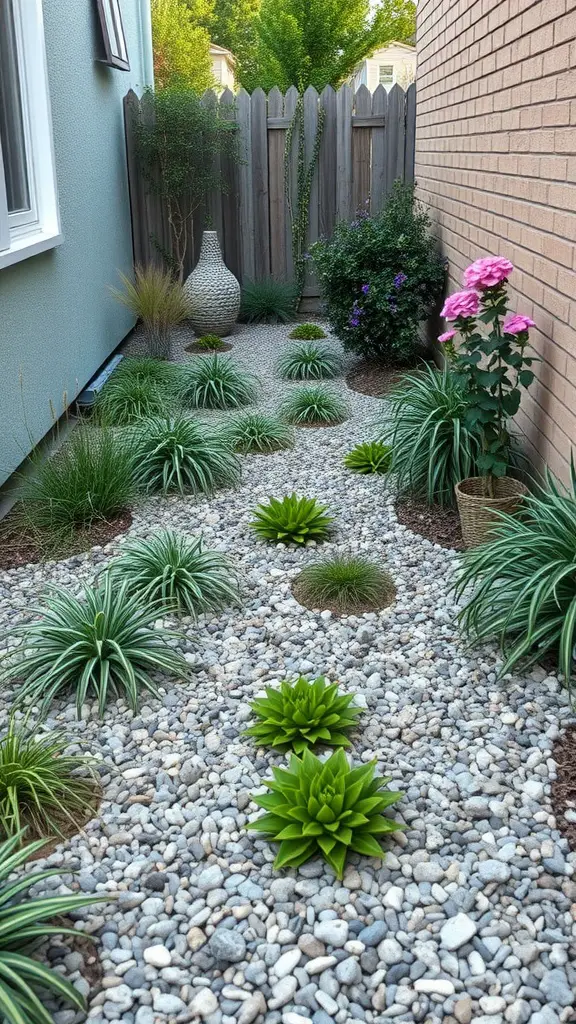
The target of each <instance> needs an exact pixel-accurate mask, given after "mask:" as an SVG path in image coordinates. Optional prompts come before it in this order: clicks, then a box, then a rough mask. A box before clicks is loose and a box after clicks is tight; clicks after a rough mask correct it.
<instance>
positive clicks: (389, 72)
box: [379, 64, 394, 85]
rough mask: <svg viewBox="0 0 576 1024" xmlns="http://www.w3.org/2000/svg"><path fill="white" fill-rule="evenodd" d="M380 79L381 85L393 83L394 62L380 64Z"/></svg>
mask: <svg viewBox="0 0 576 1024" xmlns="http://www.w3.org/2000/svg"><path fill="white" fill-rule="evenodd" d="M379 81H380V85H392V83H393V81H394V66H393V65H392V64H381V65H380V75H379Z"/></svg>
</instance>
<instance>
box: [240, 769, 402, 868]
mask: <svg viewBox="0 0 576 1024" xmlns="http://www.w3.org/2000/svg"><path fill="white" fill-rule="evenodd" d="M375 767H376V762H375V761H371V762H370V763H369V764H363V765H361V766H360V767H359V768H351V767H350V764H349V762H348V758H347V757H346V754H345V753H344V751H343V750H342V749H340V750H337V751H336V752H335V753H334V754H332V755H331V756H330V757H329V758H328V759H327V760H326V761H321V760H320V758H318V757H315V756H314V754H312V753H311V752H310V751H309V750H305V751H304V754H303V755H302V758H299V757H297V756H296V754H292V755H291V757H290V767H289V769H286V768H273V769H272V772H273V776H274V777H273V778H272V779H267V780H266V785H267V786H268V788H269V789H270V790H271V791H272V792H271V793H265V794H262V795H261V794H254V795H253V797H252V799H253V800H254V801H255V803H257V804H258V806H259V807H262V808H263V809H264V810H265V811H266V814H263V815H262V817H260V818H257V819H256V821H251V822H249V824H248V826H247V828H249V829H253V830H254V831H257V832H262V833H264V834H265V836H266V838H268V839H269V840H270V842H273V843H280V849H279V850H278V854H277V856H276V860H275V861H274V867H275V868H297V867H299V866H300V864H303V863H304V862H305V861H307V860H310V858H311V857H316V856H321V857H323V858H324V860H326V861H327V863H328V864H329V865H330V867H331V868H332V869H333V870H334V872H335V874H336V877H337V878H342V876H343V874H344V867H345V864H346V858H347V856H348V853H350V852H354V853H360V854H362V855H364V856H366V857H379V858H380V859H382V860H383V859H384V856H385V850H384V849H383V848H382V846H381V845H380V844H381V841H382V837H383V836H385V835H388V834H389V833H390V832H398V831H399V830H401V829H403V828H405V826H404V825H402V824H400V823H398V822H396V821H393V820H392V819H391V818H387V817H386V816H385V815H384V814H383V813H382V812H383V811H385V810H386V808H387V807H390V806H391V805H392V804H395V803H397V801H398V800H400V799H401V797H402V796H403V794H402V793H394V792H392V791H390V790H387V789H384V788H383V787H384V786H386V785H387V784H388V783H389V782H390V781H391V780H390V778H385V777H382V776H376V777H374V771H375Z"/></svg>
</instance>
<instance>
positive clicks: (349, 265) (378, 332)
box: [310, 182, 445, 363]
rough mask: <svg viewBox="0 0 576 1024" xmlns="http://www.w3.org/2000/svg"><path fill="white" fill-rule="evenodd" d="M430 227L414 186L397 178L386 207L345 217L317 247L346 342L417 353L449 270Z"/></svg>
mask: <svg viewBox="0 0 576 1024" xmlns="http://www.w3.org/2000/svg"><path fill="white" fill-rule="evenodd" d="M429 229H430V222H429V218H428V215H427V214H426V213H425V211H424V209H423V207H420V206H418V205H417V204H416V203H415V201H414V186H412V185H404V184H402V183H401V182H396V184H395V186H394V188H393V190H392V193H391V194H390V196H389V198H388V200H387V202H386V205H385V206H384V208H383V210H382V212H381V213H379V214H378V215H377V216H375V217H370V216H368V215H366V214H359V215H358V217H357V219H356V220H355V221H353V222H352V224H348V223H347V222H345V221H341V222H340V223H339V224H337V226H336V228H335V230H334V233H333V235H332V237H331V238H330V239H329V240H320V241H318V242H315V243H314V245H312V246H311V248H310V252H311V255H312V257H313V259H314V262H315V264H316V269H317V271H318V274H319V278H320V284H321V287H322V292H323V296H324V300H325V304H326V312H327V316H328V320H329V322H330V325H331V327H332V328H333V330H334V331H335V332H336V334H337V335H338V337H339V338H341V339H342V342H343V344H344V346H345V347H346V348H349V349H353V350H354V351H357V352H360V353H361V354H362V355H364V356H366V357H369V358H374V359H379V360H381V361H386V362H390V363H403V362H406V361H407V360H409V359H410V358H411V357H413V355H414V353H415V352H416V350H417V348H418V344H419V343H418V327H419V324H420V322H421V321H422V320H424V319H425V318H426V316H427V314H428V312H429V310H430V308H431V306H432V305H433V303H434V302H435V301H436V300H437V299H438V298H439V297H440V294H441V291H442V288H443V284H444V277H445V269H444V263H443V261H442V260H441V258H440V257H439V255H438V254H437V252H436V242H435V240H434V238H433V236H432V234H431V233H430V230H429Z"/></svg>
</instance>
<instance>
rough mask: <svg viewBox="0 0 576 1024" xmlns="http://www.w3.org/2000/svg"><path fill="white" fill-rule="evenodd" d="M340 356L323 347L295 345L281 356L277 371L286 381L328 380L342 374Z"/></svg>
mask: <svg viewBox="0 0 576 1024" xmlns="http://www.w3.org/2000/svg"><path fill="white" fill-rule="evenodd" d="M341 366H342V361H341V359H340V358H339V356H337V355H335V353H334V352H331V351H330V349H328V348H326V347H325V346H322V345H311V344H310V345H293V346H292V347H291V348H290V349H288V351H287V352H284V354H283V355H281V356H280V359H279V360H278V364H277V370H278V373H279V375H280V377H283V378H284V380H327V379H329V378H331V377H336V376H337V374H338V373H339V372H340V369H341Z"/></svg>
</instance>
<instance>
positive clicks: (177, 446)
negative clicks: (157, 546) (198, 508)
mask: <svg viewBox="0 0 576 1024" xmlns="http://www.w3.org/2000/svg"><path fill="white" fill-rule="evenodd" d="M133 444H134V457H135V464H136V483H137V485H138V486H139V487H140V489H141V490H143V491H146V492H148V493H150V494H159V493H161V494H170V493H173V492H179V493H180V494H201V493H202V494H211V493H212V491H214V490H216V488H218V487H234V486H235V485H236V484H237V483H238V481H239V480H240V462H239V460H238V458H237V457H236V455H235V454H234V453H233V452H232V450H231V448H230V446H229V445H228V443H227V442H226V440H225V439H224V437H223V435H222V434H216V433H215V432H214V431H212V430H210V429H209V428H208V427H206V426H204V424H201V423H197V422H195V421H194V420H191V419H188V418H187V417H186V416H176V417H174V418H172V419H171V418H163V419H150V420H145V421H143V422H142V423H140V424H139V426H138V427H136V428H134V442H133Z"/></svg>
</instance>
